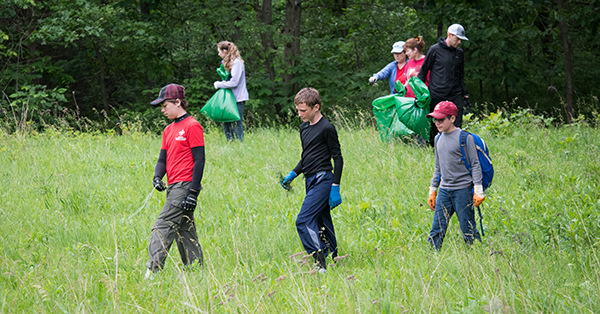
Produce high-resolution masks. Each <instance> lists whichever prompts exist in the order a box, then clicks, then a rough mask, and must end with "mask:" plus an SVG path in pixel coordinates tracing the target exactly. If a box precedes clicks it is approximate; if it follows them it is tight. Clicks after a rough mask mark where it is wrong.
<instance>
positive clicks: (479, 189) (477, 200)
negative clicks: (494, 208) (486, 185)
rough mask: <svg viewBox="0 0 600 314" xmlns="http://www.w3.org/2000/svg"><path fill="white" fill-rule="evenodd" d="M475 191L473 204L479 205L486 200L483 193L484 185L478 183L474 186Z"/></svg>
mask: <svg viewBox="0 0 600 314" xmlns="http://www.w3.org/2000/svg"><path fill="white" fill-rule="evenodd" d="M473 189H474V190H475V193H473V206H475V207H477V206H479V205H481V203H483V200H485V195H483V186H481V185H476V186H475V187H474V188H473Z"/></svg>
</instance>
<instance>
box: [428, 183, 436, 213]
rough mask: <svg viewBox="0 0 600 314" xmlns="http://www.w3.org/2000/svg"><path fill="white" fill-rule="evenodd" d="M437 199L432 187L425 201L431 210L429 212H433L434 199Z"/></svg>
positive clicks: (434, 189)
mask: <svg viewBox="0 0 600 314" xmlns="http://www.w3.org/2000/svg"><path fill="white" fill-rule="evenodd" d="M436 197H437V189H436V188H434V187H433V186H430V187H429V200H428V201H427V202H428V203H429V208H431V210H433V211H435V198H436Z"/></svg>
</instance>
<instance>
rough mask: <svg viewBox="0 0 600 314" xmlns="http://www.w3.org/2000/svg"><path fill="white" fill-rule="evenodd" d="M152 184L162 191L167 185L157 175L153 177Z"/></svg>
mask: <svg viewBox="0 0 600 314" xmlns="http://www.w3.org/2000/svg"><path fill="white" fill-rule="evenodd" d="M152 185H153V186H154V188H155V189H156V190H157V191H159V192H162V191H164V190H166V189H167V186H166V185H165V183H164V182H163V181H162V180H161V179H160V178H159V177H154V181H152Z"/></svg>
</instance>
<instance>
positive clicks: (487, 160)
mask: <svg viewBox="0 0 600 314" xmlns="http://www.w3.org/2000/svg"><path fill="white" fill-rule="evenodd" d="M469 134H471V136H472V137H473V142H474V143H475V149H476V150H477V157H478V158H479V165H480V166H481V185H483V190H484V191H485V190H486V189H487V188H489V187H490V185H492V180H493V179H494V164H492V157H490V150H489V149H488V147H487V145H485V141H484V140H483V139H481V137H479V135H477V134H473V133H469V132H467V131H463V130H461V131H460V152H461V153H462V155H463V158H461V160H463V161H464V162H465V167H467V170H469V172H470V173H471V175H473V167H472V166H471V162H470V161H469V158H467V154H466V150H467V135H469ZM477 211H478V212H479V227H480V228H481V236H482V237H484V236H485V233H484V232H483V216H481V209H480V208H479V206H478V207H477Z"/></svg>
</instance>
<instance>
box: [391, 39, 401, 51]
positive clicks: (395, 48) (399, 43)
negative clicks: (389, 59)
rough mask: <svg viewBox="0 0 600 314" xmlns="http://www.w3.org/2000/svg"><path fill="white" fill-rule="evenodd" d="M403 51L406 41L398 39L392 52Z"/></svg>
mask: <svg viewBox="0 0 600 314" xmlns="http://www.w3.org/2000/svg"><path fill="white" fill-rule="evenodd" d="M403 51H404V42H403V41H397V42H395V43H394V45H393V46H392V53H401V52H403Z"/></svg>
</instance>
